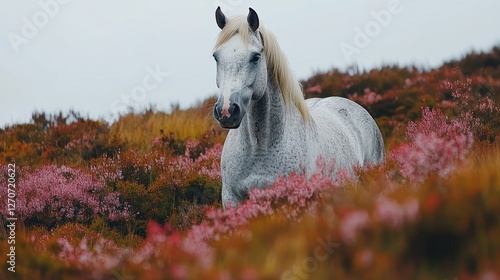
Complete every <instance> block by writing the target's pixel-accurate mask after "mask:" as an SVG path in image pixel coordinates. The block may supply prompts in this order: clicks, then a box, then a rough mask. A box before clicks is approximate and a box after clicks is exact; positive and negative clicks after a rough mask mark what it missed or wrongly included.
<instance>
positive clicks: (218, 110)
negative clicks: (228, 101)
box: [214, 104, 221, 119]
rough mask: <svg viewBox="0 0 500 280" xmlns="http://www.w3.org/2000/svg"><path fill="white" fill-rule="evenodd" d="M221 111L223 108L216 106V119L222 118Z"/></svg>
mask: <svg viewBox="0 0 500 280" xmlns="http://www.w3.org/2000/svg"><path fill="white" fill-rule="evenodd" d="M220 111H221V106H217V104H215V105H214V117H215V118H216V119H219V118H220Z"/></svg>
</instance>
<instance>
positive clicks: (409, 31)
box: [0, 0, 500, 127]
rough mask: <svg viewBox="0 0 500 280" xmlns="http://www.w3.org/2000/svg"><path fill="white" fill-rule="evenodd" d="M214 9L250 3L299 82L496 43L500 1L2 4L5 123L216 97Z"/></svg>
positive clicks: (433, 61) (1, 114)
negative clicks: (36, 115) (323, 74)
mask: <svg viewBox="0 0 500 280" xmlns="http://www.w3.org/2000/svg"><path fill="white" fill-rule="evenodd" d="M217 6H221V7H222V8H223V11H224V12H225V14H226V15H227V16H231V15H235V14H242V13H243V14H246V13H247V12H248V7H249V6H251V7H252V8H254V9H255V10H256V11H257V13H258V14H259V17H260V22H261V24H263V25H265V26H266V27H267V28H268V29H269V30H271V31H272V32H274V33H275V35H276V36H277V37H278V40H279V43H280V45H281V47H282V49H283V50H284V52H285V53H286V54H287V57H288V59H289V61H290V65H291V67H292V69H293V71H294V72H295V75H296V76H297V78H299V79H305V78H307V77H309V76H310V75H311V74H312V73H314V72H317V71H321V70H323V71H324V70H328V69H331V68H332V67H338V68H341V69H343V68H345V67H346V66H347V65H349V64H352V63H357V64H358V65H360V66H362V67H365V68H371V67H376V66H380V65H381V64H383V63H394V62H395V63H399V64H401V65H409V64H416V65H418V66H426V67H433V66H438V65H440V64H441V63H442V62H443V61H444V60H449V59H452V58H459V57H461V56H462V55H463V54H465V53H466V52H467V51H470V50H471V49H475V50H489V49H490V48H491V47H493V46H494V45H495V44H500V16H499V15H498V13H499V12H500V1H498V0H479V1H478V0H470V1H460V0H439V1H437V0H413V1H412V0H400V1H397V0H384V1H374V0H337V1H333V0H328V1H327V0H315V1H305V0H304V1H290V0H288V1H285V0H283V1H264V0H255V1H246V0H213V1H212V0H209V1H206V0H205V1H199V0H197V1H195V0H184V1H171V0H162V1H160V0H141V1H139V0H135V1H132V0H107V1H102V0H37V1H17V0H1V2H0V127H3V126H4V125H5V124H11V123H18V122H27V121H28V120H29V119H30V116H31V113H32V112H33V111H35V110H38V111H41V110H43V111H46V112H51V113H53V112H57V111H59V110H63V111H65V112H67V111H68V110H69V109H75V110H76V111H79V112H81V113H83V114H84V115H87V114H88V115H89V116H90V117H93V118H104V119H106V120H112V119H113V117H116V116H117V114H118V113H120V112H124V111H125V110H126V107H135V108H143V107H145V106H147V105H148V104H156V106H157V108H158V109H165V110H167V109H168V108H170V104H172V103H180V105H181V106H182V107H188V106H190V105H193V104H195V103H196V101H200V100H203V99H205V98H207V97H209V96H211V95H213V94H214V93H216V90H217V88H216V85H215V62H214V61H213V58H212V48H213V45H214V43H215V39H216V37H217V34H218V32H219V29H218V27H217V25H216V23H215V19H214V11H215V8H216V7H217Z"/></svg>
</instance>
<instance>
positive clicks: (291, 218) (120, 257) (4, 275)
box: [0, 47, 500, 279]
mask: <svg viewBox="0 0 500 280" xmlns="http://www.w3.org/2000/svg"><path fill="white" fill-rule="evenodd" d="M302 84H303V88H304V91H305V95H306V97H308V98H309V97H328V96H342V97H346V98H350V99H352V100H354V101H356V102H358V103H359V104H361V105H362V106H364V107H365V108H366V109H367V110H368V111H369V112H370V113H371V114H372V116H373V117H374V118H375V120H376V122H377V124H378V125H379V126H380V129H381V131H382V134H383V136H384V140H385V143H386V153H387V161H386V162H385V163H384V164H381V165H378V166H371V167H367V168H359V169H357V170H356V176H345V177H342V176H339V177H342V178H339V179H338V180H336V181H332V179H331V177H330V176H329V172H331V170H332V169H331V166H329V165H328V163H325V164H324V165H322V166H319V167H320V168H319V171H318V173H317V174H315V175H314V176H312V177H311V178H307V177H306V176H304V175H302V174H290V175H289V176H286V177H283V178H281V179H279V180H278V181H277V182H275V183H274V185H273V186H272V187H270V188H268V189H266V190H262V191H260V190H255V191H253V192H252V193H251V194H250V198H249V200H248V201H247V202H246V203H245V204H243V205H242V206H241V207H238V208H235V209H229V210H227V211H222V209H221V199H220V193H221V177H220V154H221V151H222V145H223V142H224V139H225V136H226V133H227V131H225V130H223V129H221V128H220V127H219V126H218V124H217V123H216V122H215V121H214V120H213V117H212V116H211V112H212V104H213V103H214V101H215V100H214V99H213V98H209V99H207V100H205V101H204V102H202V103H200V104H199V105H198V106H195V107H193V108H189V109H186V110H182V109H179V108H173V109H172V111H171V112H160V111H157V110H155V109H153V108H150V109H148V110H145V111H143V112H135V113H134V112H130V113H127V114H124V115H122V116H121V117H120V118H119V119H118V120H117V121H116V122H114V123H108V122H105V121H103V120H93V119H89V118H87V117H82V115H81V114H79V113H77V112H73V111H69V112H67V113H65V112H61V113H59V114H56V115H50V114H46V113H43V112H35V113H33V115H32V120H31V122H29V123H24V124H14V125H10V126H7V127H4V128H3V129H1V130H0V163H1V164H0V174H2V178H4V182H5V183H4V186H5V187H3V188H2V189H0V194H1V195H0V197H2V198H5V199H2V200H1V201H0V209H1V210H0V224H8V222H7V219H8V218H9V217H13V216H14V217H16V218H17V220H16V228H15V230H14V229H12V230H11V228H6V227H2V229H6V231H3V230H0V251H1V252H7V253H9V254H10V253H12V252H13V251H14V253H15V257H12V256H8V255H7V253H6V254H4V257H0V260H4V258H5V260H6V261H2V262H1V265H0V279H27V278H32V279H130V278H131V277H134V278H135V279H165V278H166V279H219V278H224V279H277V278H281V279H456V278H458V279H498V278H500V269H499V268H500V243H499V239H498V236H500V218H499V216H498V213H499V211H500V208H499V207H500V145H499V143H500V134H499V133H500V47H495V48H493V49H492V50H491V51H489V52H485V53H469V54H467V55H466V56H464V57H463V58H462V59H460V60H454V61H450V62H447V63H444V64H443V65H442V66H441V67H439V68H436V69H419V68H416V67H399V66H397V65H391V66H383V67H380V68H378V69H373V70H369V71H368V70H367V71H365V70H360V69H357V68H355V67H353V68H351V69H348V70H347V71H345V72H344V71H340V70H338V69H332V70H330V71H327V72H324V73H317V74H315V75H313V76H312V77H310V78H309V79H307V80H305V81H302ZM9 183H10V184H12V188H11V187H10V186H9V185H8V184H9ZM282 194H286V196H283V195H282ZM8 198H11V199H14V198H15V205H16V207H15V209H12V207H11V206H9V203H10V204H12V203H11V202H12V201H10V202H9V200H8ZM11 211H14V212H11ZM11 214H12V215H11ZM11 236H14V237H13V238H10V239H9V237H11ZM12 239H14V240H15V248H14V250H12V248H11V245H12V244H10V243H9V240H12ZM5 255H7V256H5ZM7 258H9V259H7ZM12 258H14V263H15V267H16V273H11V272H9V270H8V268H9V267H12V264H10V263H9V262H8V261H9V260H11V261H12ZM9 277H10V278H9ZM12 277H14V278H12Z"/></svg>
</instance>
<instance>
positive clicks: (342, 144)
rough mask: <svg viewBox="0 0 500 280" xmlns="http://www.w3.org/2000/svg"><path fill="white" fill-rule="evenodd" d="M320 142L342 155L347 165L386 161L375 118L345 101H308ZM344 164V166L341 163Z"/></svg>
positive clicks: (343, 99)
mask: <svg viewBox="0 0 500 280" xmlns="http://www.w3.org/2000/svg"><path fill="white" fill-rule="evenodd" d="M306 103H307V105H308V106H309V110H310V112H311V116H312V118H313V121H314V125H315V127H316V129H317V134H318V136H319V137H320V138H322V139H318V140H320V141H325V142H327V143H329V144H330V145H328V146H330V149H337V151H335V153H337V154H343V155H344V157H345V161H346V162H345V165H350V164H353V163H354V164H359V165H364V164H366V163H368V164H375V163H379V162H382V161H383V160H384V142H383V139H382V135H381V133H380V130H379V128H378V126H377V124H376V123H375V120H374V119H373V118H372V116H371V115H370V114H369V113H368V112H367V111H366V110H365V109H364V108H363V107H361V106H360V105H359V104H357V103H355V102H353V101H351V100H349V99H346V98H342V97H328V98H311V99H307V100H306ZM341 164H342V163H341Z"/></svg>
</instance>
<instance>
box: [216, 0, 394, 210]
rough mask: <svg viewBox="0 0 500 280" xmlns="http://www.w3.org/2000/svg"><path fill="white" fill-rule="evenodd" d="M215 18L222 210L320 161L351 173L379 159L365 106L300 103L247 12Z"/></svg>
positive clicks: (269, 39)
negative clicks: (224, 132) (223, 137)
mask: <svg viewBox="0 0 500 280" xmlns="http://www.w3.org/2000/svg"><path fill="white" fill-rule="evenodd" d="M215 15H216V21H217V24H218V26H219V27H220V28H221V29H222V30H221V33H220V34H219V38H218V40H217V43H216V45H215V48H214V50H215V51H214V54H213V56H214V58H215V60H216V61H217V87H218V88H219V90H220V95H219V98H218V100H217V102H216V104H215V106H214V117H215V118H216V119H217V121H218V122H219V124H220V125H221V126H222V127H224V128H228V129H231V131H230V132H229V134H228V136H227V138H226V141H225V144H224V148H223V151H222V158H221V169H222V203H223V206H224V208H227V207H228V205H229V204H232V205H237V204H238V203H240V202H241V201H243V200H244V199H246V198H247V197H248V191H249V190H250V189H252V188H254V187H259V188H263V187H267V186H270V185H271V184H272V183H273V182H274V181H275V180H276V179H277V178H278V176H280V175H287V174H290V173H291V172H302V170H304V169H305V171H306V172H307V174H313V173H314V172H315V170H316V167H317V165H316V160H317V159H318V157H320V156H322V157H323V158H324V159H325V160H326V161H327V162H331V161H334V163H335V168H336V170H338V169H340V168H343V169H346V170H350V171H352V168H353V167H354V166H363V165H365V164H376V163H379V162H381V161H383V160H384V143H383V139H382V135H381V134H380V130H379V129H378V127H377V125H376V123H375V121H374V120H373V118H372V117H371V116H370V114H369V113H368V112H367V111H366V110H365V109H363V107H361V106H360V105H358V104H356V103H354V102H352V101H350V100H349V99H345V98H340V97H329V98H324V99H320V98H313V99H308V100H305V99H304V96H303V93H302V88H301V86H300V84H299V82H298V81H297V80H295V78H294V77H293V75H292V72H291V70H290V69H289V67H288V63H287V60H286V58H285V55H284V54H283V52H282V51H281V49H280V48H279V46H278V43H277V41H276V38H275V37H274V35H273V34H272V33H271V32H269V31H268V30H266V29H264V28H263V27H259V18H258V16H257V13H256V12H255V11H254V10H253V9H252V8H250V12H249V14H248V16H247V17H244V16H239V17H235V18H232V19H230V20H227V19H226V17H225V15H224V14H223V13H222V11H221V9H220V8H217V11H216V13H215ZM332 176H333V177H334V176H335V174H332Z"/></svg>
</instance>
